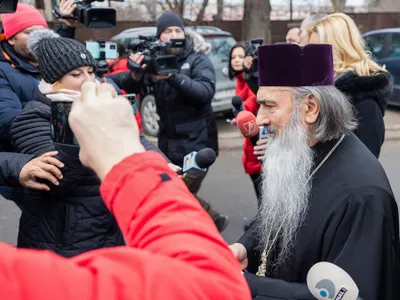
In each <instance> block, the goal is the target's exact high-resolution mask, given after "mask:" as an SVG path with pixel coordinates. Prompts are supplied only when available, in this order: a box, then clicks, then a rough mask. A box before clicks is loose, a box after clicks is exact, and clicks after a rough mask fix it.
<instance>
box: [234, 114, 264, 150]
mask: <svg viewBox="0 0 400 300" xmlns="http://www.w3.org/2000/svg"><path fill="white" fill-rule="evenodd" d="M236 124H237V127H238V128H239V130H240V133H241V134H242V135H243V136H244V137H245V138H249V139H250V140H251V143H252V145H253V146H255V145H256V144H257V141H258V139H259V136H258V134H259V132H260V130H259V128H258V126H257V125H256V116H255V115H253V114H252V113H251V112H249V111H245V110H243V111H241V112H239V113H238V115H237V116H236Z"/></svg>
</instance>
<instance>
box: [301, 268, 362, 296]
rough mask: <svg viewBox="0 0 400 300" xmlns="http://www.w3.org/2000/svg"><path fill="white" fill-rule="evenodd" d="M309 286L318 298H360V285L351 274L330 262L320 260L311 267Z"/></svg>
mask: <svg viewBox="0 0 400 300" xmlns="http://www.w3.org/2000/svg"><path fill="white" fill-rule="evenodd" d="M307 286H308V289H309V290H310V292H311V294H313V296H314V297H315V298H317V299H342V300H356V299H359V298H358V293H359V290H358V287H357V285H356V283H355V282H354V280H353V279H352V278H351V277H350V275H349V274H348V273H347V272H346V271H344V270H343V269H341V268H340V267H338V266H336V265H334V264H332V263H329V262H319V263H317V264H315V265H313V266H312V267H311V269H310V270H309V271H308V274H307Z"/></svg>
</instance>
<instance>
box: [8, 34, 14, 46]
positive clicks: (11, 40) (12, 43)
mask: <svg viewBox="0 0 400 300" xmlns="http://www.w3.org/2000/svg"><path fill="white" fill-rule="evenodd" d="M7 41H8V43H9V44H10V45H11V46H14V44H15V37H14V36H13V37H12V38H9V39H8V40H7Z"/></svg>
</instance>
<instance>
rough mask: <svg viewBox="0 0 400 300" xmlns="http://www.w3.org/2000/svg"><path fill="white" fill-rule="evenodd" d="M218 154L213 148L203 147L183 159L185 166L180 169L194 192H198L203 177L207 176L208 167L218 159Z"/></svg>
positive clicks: (190, 189) (186, 182)
mask: <svg viewBox="0 0 400 300" xmlns="http://www.w3.org/2000/svg"><path fill="white" fill-rule="evenodd" d="M216 158H217V155H216V154H215V151H214V150H213V149H211V148H204V149H201V150H200V151H199V152H196V151H193V152H191V153H189V154H188V155H186V156H185V157H184V159H183V168H182V170H180V171H178V174H179V175H183V174H184V173H185V176H184V177H183V178H182V179H183V181H184V182H185V184H186V186H187V188H188V189H189V191H190V192H191V193H192V194H196V193H197V191H198V190H199V188H200V185H201V180H200V179H201V178H204V176H206V172H207V168H208V167H210V166H211V165H212V164H213V163H214V162H215V160H216Z"/></svg>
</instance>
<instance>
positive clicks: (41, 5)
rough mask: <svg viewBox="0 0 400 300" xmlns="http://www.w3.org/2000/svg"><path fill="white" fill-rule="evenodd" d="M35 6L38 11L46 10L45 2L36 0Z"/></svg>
mask: <svg viewBox="0 0 400 300" xmlns="http://www.w3.org/2000/svg"><path fill="white" fill-rule="evenodd" d="M35 6H36V8H37V9H44V0H35Z"/></svg>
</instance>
